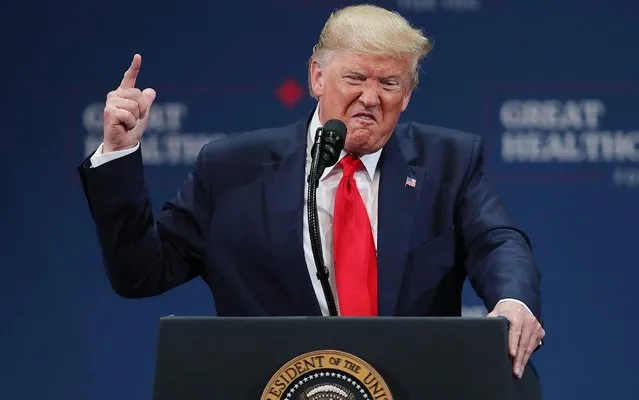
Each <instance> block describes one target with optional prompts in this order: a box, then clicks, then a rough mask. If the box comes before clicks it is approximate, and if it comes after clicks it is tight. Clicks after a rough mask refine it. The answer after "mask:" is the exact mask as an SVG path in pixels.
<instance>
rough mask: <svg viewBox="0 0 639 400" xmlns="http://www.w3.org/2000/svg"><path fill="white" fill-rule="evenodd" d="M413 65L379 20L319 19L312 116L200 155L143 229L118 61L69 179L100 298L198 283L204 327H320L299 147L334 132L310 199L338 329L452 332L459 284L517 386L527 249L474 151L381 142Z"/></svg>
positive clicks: (131, 83) (536, 313)
mask: <svg viewBox="0 0 639 400" xmlns="http://www.w3.org/2000/svg"><path fill="white" fill-rule="evenodd" d="M430 49H431V44H430V42H429V41H428V39H426V38H425V37H424V36H423V35H422V33H421V31H419V30H417V29H414V28H412V27H411V26H410V25H409V24H408V23H407V22H406V20H404V19H403V18H402V17H401V16H399V15H398V14H396V13H391V12H388V11H386V10H384V9H381V8H378V7H373V6H356V7H347V8H345V9H342V10H340V11H338V12H336V13H334V14H332V15H331V17H330V18H329V20H328V21H327V23H326V25H325V27H324V29H323V31H322V34H321V36H320V40H319V42H318V43H317V45H316V46H315V47H314V48H313V54H312V56H311V59H310V62H309V87H310V90H311V93H312V95H313V96H314V97H315V98H316V99H317V100H318V105H317V107H316V108H315V109H314V110H313V112H312V113H311V114H310V115H309V116H307V117H306V118H304V119H303V120H301V121H299V122H296V123H294V124H292V125H290V126H286V127H282V128H276V129H263V130H257V131H253V132H246V133H242V134H235V135H230V136H229V137H228V138H227V139H224V140H219V141H215V142H213V143H210V144H207V145H206V146H204V147H203V149H202V151H201V153H200V155H199V158H198V160H197V163H196V165H195V168H194V170H193V172H192V174H191V175H190V176H189V179H188V180H187V182H185V184H184V186H183V187H182V188H181V189H180V191H179V193H178V195H177V196H176V198H175V199H174V200H172V201H170V202H168V203H167V204H166V205H165V207H164V208H163V210H162V212H161V215H159V216H158V218H157V219H155V217H154V216H153V215H152V211H151V205H150V202H149V197H148V194H147V189H146V185H145V180H144V174H143V164H142V154H141V150H140V144H139V140H140V139H141V137H142V134H143V132H144V129H145V127H146V125H147V122H148V118H149V113H150V107H151V104H152V103H153V101H154V99H155V91H154V90H153V89H145V90H143V91H140V90H139V89H137V88H135V82H136V78H137V76H138V73H139V70H140V66H141V57H140V56H139V55H137V54H136V55H135V56H134V58H133V61H132V63H131V66H130V67H129V69H128V70H127V71H126V72H125V74H124V78H123V80H122V82H121V84H120V86H119V87H118V88H117V89H116V90H114V91H113V92H111V93H109V95H108V96H107V101H106V106H105V110H104V116H105V120H104V142H103V144H102V145H101V146H100V147H99V148H98V149H97V151H96V152H95V153H94V154H93V155H91V157H89V158H88V159H87V160H85V161H84V163H83V164H82V166H81V167H80V173H81V177H82V182H83V185H84V189H85V194H86V197H87V200H88V202H89V206H90V209H91V212H92V215H93V218H94V220H95V223H96V227H97V232H98V236H99V240H100V245H101V247H102V252H103V257H104V263H105V266H106V270H107V273H108V277H109V280H110V282H111V284H112V286H113V288H114V290H115V291H116V292H117V293H118V294H120V295H121V296H124V297H130V298H136V297H147V296H154V295H159V294H161V293H163V292H165V291H167V290H169V289H171V288H174V287H176V286H178V285H180V284H182V283H184V282H187V281H189V280H191V279H193V278H194V277H200V278H202V279H203V280H204V281H205V282H206V283H207V284H208V286H209V287H210V289H211V291H212V293H213V295H214V297H215V301H216V307H217V311H218V314H219V315H223V316H261V315H327V314H328V307H327V302H326V299H325V297H324V293H323V291H322V287H321V284H320V282H319V280H318V278H317V276H316V271H317V269H316V265H315V262H314V259H313V253H312V251H311V245H310V236H309V224H308V218H307V201H306V198H305V194H306V193H307V182H306V179H305V178H306V176H307V174H308V171H309V168H310V160H311V156H310V148H311V144H312V142H313V137H314V133H315V131H316V129H317V128H319V127H321V126H322V125H323V124H324V123H325V122H326V121H328V120H331V119H339V120H341V121H343V122H344V123H345V124H346V126H347V128H348V133H347V136H346V143H345V147H344V151H343V152H342V154H341V156H340V159H339V162H338V163H337V164H336V165H334V166H332V167H330V168H327V169H326V171H324V174H323V175H322V177H321V179H320V184H319V187H318V188H317V206H318V217H319V218H318V221H319V224H320V232H321V234H322V244H323V254H324V257H325V261H326V265H327V267H328V269H329V276H330V279H331V280H330V284H331V290H332V294H333V296H334V297H335V299H336V301H337V304H338V309H339V314H340V315H369V316H370V315H373V316H374V315H397V316H402V315H421V316H426V315H439V316H458V315H460V313H461V291H462V286H463V282H464V280H465V278H466V277H468V278H469V279H470V282H471V283H472V285H473V287H474V289H475V290H476V291H477V293H478V294H479V296H480V297H481V298H482V299H483V300H484V302H485V304H486V306H487V307H488V309H489V310H491V312H490V314H489V315H490V316H497V315H502V316H505V317H506V318H508V319H509V321H510V323H511V327H510V337H509V347H510V352H511V354H512V356H513V358H514V364H513V368H514V373H515V374H516V375H518V376H521V373H522V371H523V366H524V365H525V364H526V362H527V360H528V358H529V356H530V354H531V353H532V351H534V349H535V348H536V347H537V346H538V344H539V342H540V340H541V339H542V338H543V336H544V330H543V328H542V326H541V324H540V322H539V321H540V320H541V301H540V277H539V272H538V270H537V267H536V265H535V262H534V260H533V257H532V254H531V249H530V247H529V242H528V238H527V237H526V235H525V234H524V233H523V232H521V231H520V230H519V229H517V228H516V227H515V226H514V225H513V223H512V222H511V220H510V218H509V217H508V215H507V213H506V211H505V209H504V206H503V205H502V203H501V202H500V200H499V198H498V197H497V195H495V194H494V193H492V192H491V189H490V188H489V186H488V183H487V182H486V179H485V177H484V174H483V170H482V161H483V158H482V141H481V138H480V137H477V136H474V135H470V134H465V133H461V132H456V131H452V130H444V129H440V128H434V127H430V126H426V125H421V124H417V123H408V124H400V125H398V124H397V122H398V119H399V116H400V114H401V113H402V112H403V111H404V110H405V109H406V108H407V106H408V103H409V100H410V95H411V92H412V90H413V89H414V88H415V87H416V85H417V81H418V79H417V78H418V65H419V62H420V61H421V60H422V58H423V57H425V56H426V54H427V53H428V52H429V51H430Z"/></svg>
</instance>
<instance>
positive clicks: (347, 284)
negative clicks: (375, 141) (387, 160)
mask: <svg viewBox="0 0 639 400" xmlns="http://www.w3.org/2000/svg"><path fill="white" fill-rule="evenodd" d="M339 164H340V166H341V167H342V171H343V176H342V179H341V181H340V182H339V185H338V186H337V193H336V195H335V211H334V217H333V251H334V257H335V280H336V282H337V297H338V300H339V308H340V315H343V316H372V315H377V254H376V253H377V252H376V250H375V242H374V241H373V233H372V231H371V223H370V220H369V218H368V213H367V212H366V207H365V206H364V201H363V200H362V196H361V195H360V193H359V190H358V189H357V183H356V182H355V179H354V178H353V174H354V172H355V170H356V169H358V168H359V167H361V166H362V161H361V160H360V159H358V158H356V157H354V156H351V155H347V156H345V157H344V158H342V160H341V161H340V162H339Z"/></svg>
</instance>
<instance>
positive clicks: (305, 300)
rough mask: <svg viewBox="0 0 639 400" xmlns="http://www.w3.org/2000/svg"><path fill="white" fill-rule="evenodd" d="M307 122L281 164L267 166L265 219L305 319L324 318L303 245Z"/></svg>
mask: <svg viewBox="0 0 639 400" xmlns="http://www.w3.org/2000/svg"><path fill="white" fill-rule="evenodd" d="M307 127H308V121H301V122H299V123H297V124H295V125H293V127H291V133H290V134H291V139H292V140H291V144H290V146H289V147H288V148H287V149H286V150H285V151H284V154H283V155H282V158H281V160H280V162H276V163H273V164H271V165H267V166H266V167H267V168H270V169H271V170H270V171H269V172H268V173H267V174H266V176H265V179H264V187H263V193H264V196H265V206H266V208H265V210H264V215H265V219H266V226H267V232H268V240H270V243H269V244H270V245H271V248H272V251H273V254H274V258H275V263H276V265H274V266H273V268H276V269H280V270H281V274H282V276H284V277H285V279H287V281H289V282H290V285H287V286H286V287H285V290H286V291H288V292H290V293H291V295H292V296H291V301H292V302H295V303H297V304H295V305H294V308H296V309H297V310H298V312H299V313H300V314H303V315H321V311H320V309H319V304H318V302H317V299H316V297H315V292H314V290H313V286H312V284H311V281H310V278H309V274H308V269H307V267H306V261H305V258H304V242H303V210H304V186H305V185H304V182H305V179H306V177H305V170H304V167H305V160H306V134H307Z"/></svg>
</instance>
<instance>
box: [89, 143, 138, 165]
mask: <svg viewBox="0 0 639 400" xmlns="http://www.w3.org/2000/svg"><path fill="white" fill-rule="evenodd" d="M103 146H104V143H101V144H100V147H98V149H97V150H96V151H95V153H93V155H92V156H91V168H97V167H99V166H100V165H102V164H105V163H108V162H109V161H113V160H115V159H118V158H120V157H124V156H127V155H129V154H131V153H135V152H136V151H137V149H138V148H139V147H140V142H138V143H137V144H136V145H135V147H134V148H132V149H125V150H117V151H110V152H108V153H103V152H102V147H103Z"/></svg>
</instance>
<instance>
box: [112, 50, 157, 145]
mask: <svg viewBox="0 0 639 400" xmlns="http://www.w3.org/2000/svg"><path fill="white" fill-rule="evenodd" d="M141 65H142V57H141V56H140V55H139V54H136V55H135V56H133V60H132V61H131V65H130V66H129V68H128V69H127V70H126V72H124V76H123V77H122V82H120V86H119V87H118V88H117V89H115V90H114V91H111V92H109V94H107V98H106V105H105V107H104V146H103V148H102V150H103V152H104V153H108V152H112V151H117V150H125V149H130V148H133V147H135V146H136V145H137V143H138V141H139V140H140V138H141V137H142V134H144V129H146V126H147V124H148V121H149V115H150V110H151V105H152V104H153V101H154V100H155V90H153V89H144V90H143V91H140V89H137V88H136V87H135V84H136V80H137V78H138V74H139V73H140V67H141Z"/></svg>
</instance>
